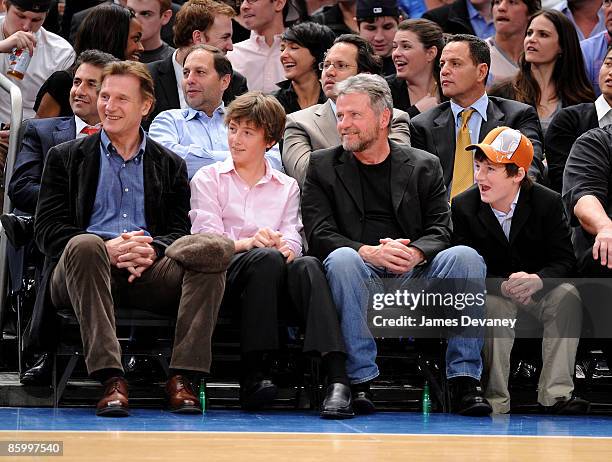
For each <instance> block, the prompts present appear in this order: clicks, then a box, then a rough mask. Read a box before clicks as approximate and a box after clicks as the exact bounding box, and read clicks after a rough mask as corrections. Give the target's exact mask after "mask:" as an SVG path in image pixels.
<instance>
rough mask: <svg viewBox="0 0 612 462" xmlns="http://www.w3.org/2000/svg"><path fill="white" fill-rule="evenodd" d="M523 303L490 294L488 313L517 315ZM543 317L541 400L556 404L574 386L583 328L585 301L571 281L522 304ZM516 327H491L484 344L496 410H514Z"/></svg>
mask: <svg viewBox="0 0 612 462" xmlns="http://www.w3.org/2000/svg"><path fill="white" fill-rule="evenodd" d="M518 309H519V306H518V305H517V304H515V303H514V302H512V301H511V300H509V299H506V298H503V297H498V296H494V295H489V296H487V317H492V318H516V315H517V311H518ZM521 309H525V310H527V311H529V312H530V313H531V314H532V315H533V316H534V317H535V318H536V319H539V320H540V322H541V323H542V325H543V327H544V333H543V340H542V363H543V364H542V372H541V373H540V380H539V382H538V402H539V403H540V404H542V405H543V406H552V405H553V404H555V403H556V402H557V401H558V400H559V399H567V398H569V397H570V396H571V394H572V392H573V390H574V380H573V377H574V368H575V362H576V349H577V348H578V340H579V338H578V335H576V338H564V337H563V335H564V333H568V332H571V333H572V335H573V334H574V333H576V332H578V333H579V332H580V323H581V322H582V304H581V302H580V296H579V295H578V291H577V290H576V288H575V287H574V286H572V285H571V284H561V285H560V286H558V287H556V288H555V289H553V290H551V291H550V292H549V293H548V294H546V296H544V297H543V298H542V299H541V300H540V301H539V302H538V303H536V304H534V305H531V306H527V307H521ZM514 336H515V332H514V329H512V328H511V327H494V328H487V333H486V336H485V342H484V347H483V356H484V370H485V379H486V378H487V376H488V380H486V387H485V398H487V400H488V401H489V403H491V406H492V407H493V412H494V413H507V412H509V411H510V393H509V391H508V378H509V375H510V352H511V351H512V345H513V344H514Z"/></svg>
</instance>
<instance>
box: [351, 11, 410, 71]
mask: <svg viewBox="0 0 612 462" xmlns="http://www.w3.org/2000/svg"><path fill="white" fill-rule="evenodd" d="M399 21H400V12H399V9H398V8H397V0H357V24H358V27H359V35H361V36H362V37H363V38H364V39H366V40H367V41H368V42H370V43H371V44H372V48H374V52H375V53H376V54H377V55H378V56H380V57H381V58H382V60H383V70H382V74H383V75H393V74H395V73H396V70H395V64H393V59H391V53H392V52H393V38H394V37H395V33H396V32H397V25H398V24H399Z"/></svg>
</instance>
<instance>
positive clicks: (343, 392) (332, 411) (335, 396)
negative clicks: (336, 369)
mask: <svg viewBox="0 0 612 462" xmlns="http://www.w3.org/2000/svg"><path fill="white" fill-rule="evenodd" d="M354 416H355V412H353V406H352V405H351V387H349V386H348V385H345V384H343V383H330V384H329V385H328V386H327V391H326V393H325V399H324V400H323V404H322V405H321V417H323V418H325V419H350V418H351V417H354Z"/></svg>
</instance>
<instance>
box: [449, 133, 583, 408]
mask: <svg viewBox="0 0 612 462" xmlns="http://www.w3.org/2000/svg"><path fill="white" fill-rule="evenodd" d="M472 149H473V150H475V153H474V163H475V170H474V180H475V182H476V184H475V185H474V186H473V187H471V188H469V189H468V190H466V191H465V192H463V193H462V194H460V195H458V196H456V197H455V198H454V199H453V202H452V206H451V209H452V216H453V228H454V231H453V232H454V242H455V243H456V244H462V245H467V246H470V247H472V248H474V249H475V250H476V251H477V252H478V253H479V254H480V255H481V256H482V257H483V258H484V260H485V263H486V265H487V277H488V278H499V279H500V280H503V282H501V284H499V283H498V284H497V287H495V288H494V290H493V293H492V291H491V290H489V294H488V295H487V316H488V317H489V318H493V319H516V316H517V313H518V311H519V310H520V311H526V312H528V313H529V314H530V315H531V316H532V317H533V318H536V319H537V320H538V321H539V322H540V323H541V324H542V325H543V341H542V362H543V365H542V371H541V374H540V379H539V384H538V402H539V403H540V405H541V406H542V407H543V410H545V411H546V412H549V413H554V414H582V413H587V412H588V410H589V403H588V402H587V401H585V400H583V399H581V398H578V397H577V396H575V395H574V393H573V391H574V383H573V375H574V367H575V360H576V349H577V347H578V340H579V336H580V324H581V317H582V316H581V315H582V306H581V302H580V298H579V295H578V292H577V291H576V289H575V288H574V286H572V285H571V284H568V283H562V284H559V283H558V282H557V284H553V283H552V281H550V280H551V279H553V278H554V279H556V280H557V281H558V279H561V278H567V277H569V276H571V274H572V272H573V270H574V266H575V263H576V261H575V257H574V251H573V248H572V242H571V232H570V228H569V224H568V222H567V218H566V215H565V212H564V209H563V204H562V202H561V197H560V196H559V194H557V193H556V192H554V191H552V190H550V189H547V188H545V187H543V186H541V185H538V184H535V183H533V182H532V180H531V179H530V178H529V177H528V176H527V171H528V170H529V166H530V164H531V161H532V159H533V146H532V144H531V142H530V141H529V139H528V138H527V137H525V136H524V135H522V134H521V133H520V132H519V131H518V130H514V129H511V128H508V127H497V128H495V129H493V130H491V132H489V134H488V135H487V136H486V137H485V138H484V140H483V141H482V143H479V144H474V145H470V146H468V147H467V148H466V150H472ZM485 337H486V338H485V345H484V349H483V354H484V368H485V374H488V381H487V386H486V391H485V397H486V399H487V400H488V401H489V402H490V403H491V406H492V407H493V411H494V412H496V413H507V412H509V411H510V393H509V391H508V377H509V371H510V352H511V350H512V345H513V343H514V337H515V331H514V328H513V327H495V328H494V329H490V330H488V331H487V334H486V336H485Z"/></svg>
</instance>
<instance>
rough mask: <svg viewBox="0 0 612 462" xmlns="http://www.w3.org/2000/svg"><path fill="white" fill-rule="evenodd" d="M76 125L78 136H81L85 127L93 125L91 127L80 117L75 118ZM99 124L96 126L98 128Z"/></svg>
mask: <svg viewBox="0 0 612 462" xmlns="http://www.w3.org/2000/svg"><path fill="white" fill-rule="evenodd" d="M74 125H75V128H76V136H79V134H80V133H81V130H83V129H84V128H85V127H90V126H91V125H89V124H88V123H87V122H85V121H84V120H83V119H81V118H80V117H79V116H76V115H75V116H74ZM98 125H99V124H96V125H95V126H96V127H97V126H98Z"/></svg>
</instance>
